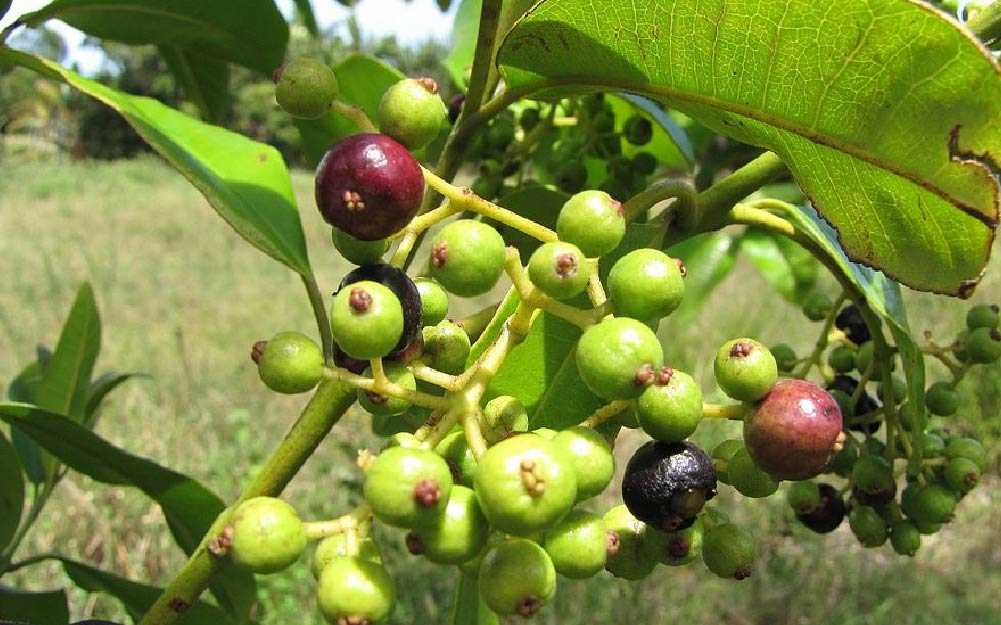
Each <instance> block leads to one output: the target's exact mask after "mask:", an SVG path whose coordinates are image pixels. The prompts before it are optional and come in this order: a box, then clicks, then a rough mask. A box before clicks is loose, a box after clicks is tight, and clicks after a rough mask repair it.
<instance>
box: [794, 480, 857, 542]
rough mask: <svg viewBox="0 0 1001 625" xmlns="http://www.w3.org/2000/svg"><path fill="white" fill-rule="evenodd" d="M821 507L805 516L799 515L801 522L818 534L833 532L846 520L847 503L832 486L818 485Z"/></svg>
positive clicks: (797, 516)
mask: <svg viewBox="0 0 1001 625" xmlns="http://www.w3.org/2000/svg"><path fill="white" fill-rule="evenodd" d="M817 486H818V488H819V489H820V505H818V506H817V507H816V508H814V509H813V510H810V511H809V512H806V513H803V514H797V515H796V518H797V519H799V522H800V523H802V524H803V525H805V526H807V527H808V528H810V529H811V530H813V531H814V532H817V533H818V534H826V533H828V532H833V531H834V530H835V529H837V527H838V526H839V525H841V522H842V521H843V520H844V518H845V502H844V500H842V499H841V494H840V493H838V491H837V489H836V488H834V487H833V486H831V485H830V484H824V483H821V484H818V485H817Z"/></svg>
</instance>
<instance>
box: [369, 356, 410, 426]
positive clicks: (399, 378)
mask: <svg viewBox="0 0 1001 625" xmlns="http://www.w3.org/2000/svg"><path fill="white" fill-rule="evenodd" d="M383 370H384V371H385V373H386V377H387V378H389V381H390V382H392V383H393V384H396V385H397V386H401V387H403V388H405V389H409V390H411V391H416V390H417V379H416V378H414V374H413V372H412V371H410V369H409V368H407V366H406V365H403V364H400V363H398V362H390V363H386V364H385V366H384V368H383ZM364 375H365V376H366V377H371V376H372V370H371V369H366V370H365V373H364ZM357 395H358V403H359V404H361V407H362V408H364V409H365V410H367V411H368V412H369V414H372V415H379V416H395V415H398V414H402V413H404V412H406V410H407V409H408V408H410V402H408V401H407V400H405V399H401V398H399V397H390V396H386V395H380V394H378V393H376V392H374V391H365V390H362V389H358V391H357Z"/></svg>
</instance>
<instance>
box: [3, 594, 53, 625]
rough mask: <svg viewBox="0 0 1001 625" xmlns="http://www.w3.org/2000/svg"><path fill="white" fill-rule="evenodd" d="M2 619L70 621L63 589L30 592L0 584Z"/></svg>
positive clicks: (37, 623)
mask: <svg viewBox="0 0 1001 625" xmlns="http://www.w3.org/2000/svg"><path fill="white" fill-rule="evenodd" d="M0 620H4V621H13V622H14V623H30V625H66V623H69V622H70V611H69V606H68V605H67V603H66V593H65V592H64V591H62V590H42V591H38V592H30V591H27V590H16V589H14V588H7V587H5V586H0Z"/></svg>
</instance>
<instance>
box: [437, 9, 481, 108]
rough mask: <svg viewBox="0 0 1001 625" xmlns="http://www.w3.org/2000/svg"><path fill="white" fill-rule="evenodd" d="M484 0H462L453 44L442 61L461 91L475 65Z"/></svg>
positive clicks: (454, 24)
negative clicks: (474, 59) (477, 38)
mask: <svg viewBox="0 0 1001 625" xmlns="http://www.w3.org/2000/svg"><path fill="white" fill-rule="evenodd" d="M482 6H483V0H462V2H461V3H460V4H459V9H458V10H457V11H456V12H455V21H453V22H452V44H451V48H450V49H449V51H448V55H447V56H446V57H445V59H444V60H443V61H442V62H441V64H442V65H444V66H445V70H446V71H448V75H449V76H451V77H452V82H454V83H455V86H456V87H458V89H459V91H463V92H465V91H466V87H467V86H468V83H469V71H470V70H471V69H472V67H473V55H474V53H475V52H476V37H477V35H478V34H479V32H480V9H481V7H482Z"/></svg>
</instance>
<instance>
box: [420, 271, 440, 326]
mask: <svg viewBox="0 0 1001 625" xmlns="http://www.w3.org/2000/svg"><path fill="white" fill-rule="evenodd" d="M414 285H415V286H416V287H417V293H418V295H420V298H421V311H422V315H421V322H422V323H423V324H424V325H425V326H433V325H435V324H437V323H438V322H439V321H443V320H444V319H445V317H447V316H448V293H446V292H445V289H443V288H442V286H441V285H440V284H438V283H437V282H435V281H434V280H431V279H430V278H417V279H415V280H414Z"/></svg>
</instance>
